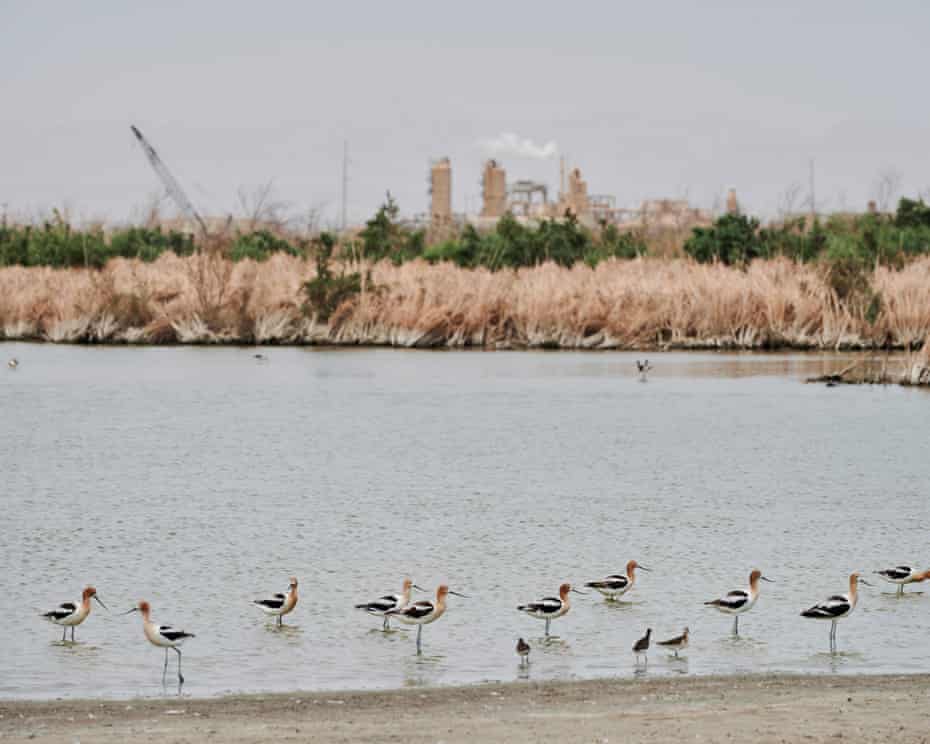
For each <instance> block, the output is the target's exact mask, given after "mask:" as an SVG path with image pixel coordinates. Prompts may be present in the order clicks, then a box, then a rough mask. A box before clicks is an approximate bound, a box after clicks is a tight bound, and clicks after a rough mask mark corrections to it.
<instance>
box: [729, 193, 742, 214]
mask: <svg viewBox="0 0 930 744" xmlns="http://www.w3.org/2000/svg"><path fill="white" fill-rule="evenodd" d="M727 214H739V202H738V201H737V200H736V189H730V190H729V191H728V192H727Z"/></svg>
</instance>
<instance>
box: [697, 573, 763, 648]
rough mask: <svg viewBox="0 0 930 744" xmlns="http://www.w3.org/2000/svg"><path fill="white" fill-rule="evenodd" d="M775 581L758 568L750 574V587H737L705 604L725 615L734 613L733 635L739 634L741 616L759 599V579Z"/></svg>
mask: <svg viewBox="0 0 930 744" xmlns="http://www.w3.org/2000/svg"><path fill="white" fill-rule="evenodd" d="M760 579H761V580H762V581H768V582H770V583H773V584H774V583H775V582H774V581H772V580H771V579H769V578H767V577H765V576H763V575H762V572H761V571H760V570H759V569H758V568H757V569H755V570H754V571H753V572H752V573H751V574H749V587H748V588H746V589H736V590H734V591H732V592H730V593H729V594H727V595H726V596H725V597H721V598H720V599H712V600H711V601H710V602H705V603H704V604H705V605H707V606H709V607H714V608H716V609H717V610H719V611H720V612H722V613H724V614H725V615H734V618H733V635H739V616H740V615H742V614H743V613H744V612H749V610H751V609H752V608H753V606H755V604H756V600H758V599H759V580H760Z"/></svg>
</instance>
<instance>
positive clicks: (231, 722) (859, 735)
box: [0, 674, 930, 744]
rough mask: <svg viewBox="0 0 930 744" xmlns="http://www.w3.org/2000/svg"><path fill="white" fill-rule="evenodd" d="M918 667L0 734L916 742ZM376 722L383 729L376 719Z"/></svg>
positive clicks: (51, 705)
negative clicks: (908, 671)
mask: <svg viewBox="0 0 930 744" xmlns="http://www.w3.org/2000/svg"><path fill="white" fill-rule="evenodd" d="M928 684H930V678H928V677H927V676H926V675H914V676H900V675H899V676H861V675H860V676H855V677H853V676H823V675H803V676H797V675H786V674H765V675H748V676H744V675H734V676H729V677H676V676H673V677H664V678H652V679H650V678H648V677H647V678H643V679H633V680H629V679H627V680H619V679H603V680H585V681H548V682H531V681H525V682H517V683H492V684H481V685H472V686H467V687H434V688H414V689H403V690H386V691H374V692H317V693H303V692H291V693H277V694H260V695H233V696H228V697H222V698H206V699H196V698H189V697H181V698H167V699H155V700H152V699H128V700H118V701H107V700H53V701H41V702H39V701H0V737H2V738H3V740H4V741H26V740H28V741H31V742H36V744H43V743H44V742H58V741H72V740H77V739H80V740H82V741H83V740H88V741H95V742H103V743H104V744H107V743H109V742H114V743H115V742H124V741H129V740H131V739H135V738H138V737H139V735H140V734H141V733H143V732H144V734H145V735H146V736H147V737H148V738H150V739H152V738H154V739H157V740H158V741H159V742H189V741H203V740H207V741H228V742H236V743H237V744H246V743H247V742H260V741H272V740H275V741H292V740H293V741H304V740H307V739H308V738H309V739H310V740H312V741H315V742H344V741H353V742H383V741H384V739H385V736H388V738H390V737H396V736H397V735H399V734H401V733H402V734H403V737H404V740H405V741H409V742H411V743H413V742H436V741H444V742H447V744H454V743H455V742H475V741H481V742H488V743H489V744H495V743H497V742H501V743H503V742H512V741H541V740H543V739H552V740H559V741H635V742H650V743H652V744H659V743H660V742H676V743H677V742H681V741H684V740H686V739H689V740H700V741H705V742H731V741H748V740H752V741H758V742H783V743H784V742H788V743H794V742H802V741H812V740H814V741H824V740H833V739H837V740H850V739H851V740H854V741H856V742H863V743H866V742H886V741H895V742H899V743H900V744H911V743H912V742H913V743H914V744H916V743H917V742H925V741H926V736H927V720H928V719H927V713H926V706H925V698H926V690H927V685H928ZM386 720H389V721H390V724H385V721H386Z"/></svg>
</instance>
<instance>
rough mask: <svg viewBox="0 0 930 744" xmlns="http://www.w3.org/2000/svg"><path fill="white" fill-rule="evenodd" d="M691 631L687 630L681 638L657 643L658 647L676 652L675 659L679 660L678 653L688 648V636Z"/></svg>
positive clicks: (676, 637)
mask: <svg viewBox="0 0 930 744" xmlns="http://www.w3.org/2000/svg"><path fill="white" fill-rule="evenodd" d="M689 633H690V631H689V630H688V629H687V628H685V629H684V631H683V632H682V634H681V635H680V636H675V637H674V638H669V639H668V640H667V641H657V642H656V643H657V645H659V646H662V647H663V648H667V649H668V650H669V651H674V652H675V658H676V659H677V658H678V652H679V651H684V650H685V649H686V648H688V635H689Z"/></svg>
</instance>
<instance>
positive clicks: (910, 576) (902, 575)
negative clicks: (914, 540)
mask: <svg viewBox="0 0 930 744" xmlns="http://www.w3.org/2000/svg"><path fill="white" fill-rule="evenodd" d="M875 573H876V574H878V575H879V576H881V577H882V578H883V579H884V580H885V581H889V582H891V583H892V584H897V585H898V596H901V595H902V594H904V585H905V584H917V583H920V582H921V581H926V580H927V579H930V571H918V570H917V569H914V568H911V567H910V566H895V567H894V568H886V569H885V570H884V571H876V572H875Z"/></svg>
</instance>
